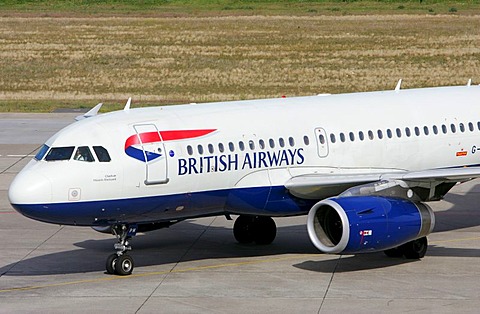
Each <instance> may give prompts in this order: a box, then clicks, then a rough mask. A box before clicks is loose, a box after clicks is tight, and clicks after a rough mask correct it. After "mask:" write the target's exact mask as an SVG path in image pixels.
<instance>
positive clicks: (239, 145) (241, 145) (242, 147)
mask: <svg viewBox="0 0 480 314" xmlns="http://www.w3.org/2000/svg"><path fill="white" fill-rule="evenodd" d="M238 148H239V149H240V150H241V151H242V152H243V151H244V150H245V144H244V143H243V142H242V141H240V142H238Z"/></svg>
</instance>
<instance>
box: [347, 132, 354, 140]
mask: <svg viewBox="0 0 480 314" xmlns="http://www.w3.org/2000/svg"><path fill="white" fill-rule="evenodd" d="M348 136H349V137H350V141H352V142H353V141H355V134H353V132H350V133H348Z"/></svg>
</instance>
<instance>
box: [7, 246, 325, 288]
mask: <svg viewBox="0 0 480 314" xmlns="http://www.w3.org/2000/svg"><path fill="white" fill-rule="evenodd" d="M318 255H319V254H300V255H294V256H286V257H278V258H269V259H261V260H253V261H252V260H250V261H244V262H236V263H224V264H216V265H206V266H197V267H189V268H183V269H171V270H164V271H155V272H148V273H143V274H133V275H129V276H114V275H112V276H110V277H102V278H93V279H84V280H75V281H66V282H59V283H52V284H45V285H38V286H27V287H16V288H7V289H0V294H1V293H7V292H14V291H29V290H36V289H43V288H52V287H63V286H70V285H76V284H83V283H94V282H106V281H112V280H126V279H134V278H143V277H152V276H159V275H166V274H172V273H186V272H193V271H199V270H208V269H218V268H225V267H240V266H245V265H255V264H263V263H271V262H280V261H286V260H293V259H299V258H305V257H313V256H318Z"/></svg>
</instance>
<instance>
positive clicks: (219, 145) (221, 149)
mask: <svg viewBox="0 0 480 314" xmlns="http://www.w3.org/2000/svg"><path fill="white" fill-rule="evenodd" d="M218 150H219V151H220V153H223V152H224V151H225V147H224V146H223V143H218Z"/></svg>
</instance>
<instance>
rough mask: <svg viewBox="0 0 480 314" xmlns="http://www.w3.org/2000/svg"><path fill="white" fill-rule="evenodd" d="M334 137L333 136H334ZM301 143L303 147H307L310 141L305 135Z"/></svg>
mask: <svg viewBox="0 0 480 314" xmlns="http://www.w3.org/2000/svg"><path fill="white" fill-rule="evenodd" d="M332 135H333V134H332ZM334 137H335V136H334ZM303 143H304V144H305V145H307V146H308V145H310V140H309V139H308V136H306V135H305V136H304V137H303Z"/></svg>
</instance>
